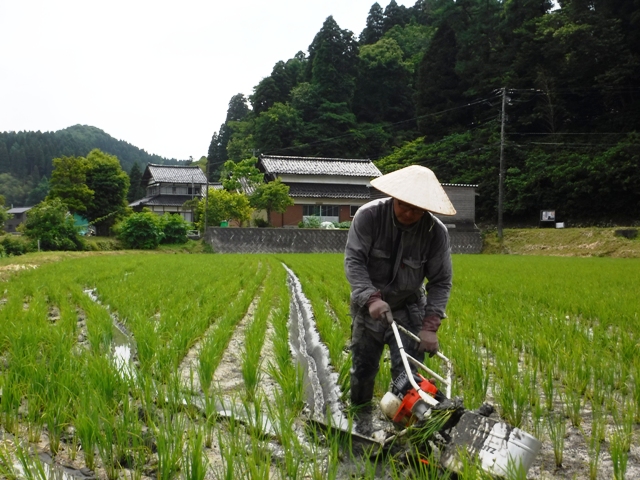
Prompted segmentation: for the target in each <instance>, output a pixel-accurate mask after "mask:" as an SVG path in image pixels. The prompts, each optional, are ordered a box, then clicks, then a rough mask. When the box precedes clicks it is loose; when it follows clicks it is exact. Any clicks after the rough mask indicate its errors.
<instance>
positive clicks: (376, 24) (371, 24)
mask: <svg viewBox="0 0 640 480" xmlns="http://www.w3.org/2000/svg"><path fill="white" fill-rule="evenodd" d="M383 34H384V12H383V11H382V7H381V6H380V4H379V3H378V2H376V3H374V4H373V5H371V9H370V10H369V15H368V16H367V26H366V27H364V30H362V33H361V34H360V43H361V44H362V45H371V44H372V43H376V42H377V41H378V40H380V39H381V38H382V35H383Z"/></svg>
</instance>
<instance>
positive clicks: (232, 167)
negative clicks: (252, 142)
mask: <svg viewBox="0 0 640 480" xmlns="http://www.w3.org/2000/svg"><path fill="white" fill-rule="evenodd" d="M257 162H258V159H257V158H255V157H251V158H247V159H245V160H241V161H240V162H238V163H236V162H233V161H232V160H229V161H227V162H225V164H224V168H223V170H222V174H221V176H220V181H221V182H222V186H223V187H224V189H225V190H228V191H230V192H235V191H240V190H242V189H243V188H253V187H255V186H256V185H258V184H260V183H262V181H263V178H264V174H263V173H262V172H260V170H258V168H257V167H256V163H257Z"/></svg>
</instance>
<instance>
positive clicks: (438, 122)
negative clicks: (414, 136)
mask: <svg viewBox="0 0 640 480" xmlns="http://www.w3.org/2000/svg"><path fill="white" fill-rule="evenodd" d="M457 55H458V42H457V41H456V34H455V32H454V31H453V29H452V28H451V27H450V26H449V24H448V23H445V24H443V25H442V26H441V27H440V28H439V29H438V31H437V32H436V34H435V35H434V36H433V39H432V41H431V44H430V45H429V49H428V50H427V51H426V52H425V54H424V57H423V59H422V63H421V64H420V70H419V77H418V106H417V114H418V126H419V128H420V130H421V131H422V133H423V134H424V135H425V136H426V138H427V139H428V140H439V139H440V138H442V137H443V136H445V135H448V134H451V133H454V132H455V131H457V130H458V129H459V126H460V123H461V122H460V121H461V116H462V115H463V113H461V111H460V110H452V109H455V108H456V107H459V106H460V105H462V104H463V103H464V97H463V96H462V92H461V91H460V83H461V80H460V77H458V74H457V73H456V57H457Z"/></svg>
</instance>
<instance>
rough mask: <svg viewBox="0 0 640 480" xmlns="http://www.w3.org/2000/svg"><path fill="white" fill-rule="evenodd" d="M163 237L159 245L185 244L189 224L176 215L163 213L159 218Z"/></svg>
mask: <svg viewBox="0 0 640 480" xmlns="http://www.w3.org/2000/svg"><path fill="white" fill-rule="evenodd" d="M160 228H162V233H163V237H162V240H161V241H160V243H187V232H188V231H189V223H188V222H187V221H186V220H185V219H184V218H182V215H180V214H178V213H165V214H164V215H163V216H162V217H160Z"/></svg>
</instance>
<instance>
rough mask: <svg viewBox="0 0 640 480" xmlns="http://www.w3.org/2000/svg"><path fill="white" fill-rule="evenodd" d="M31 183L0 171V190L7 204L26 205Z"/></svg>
mask: <svg viewBox="0 0 640 480" xmlns="http://www.w3.org/2000/svg"><path fill="white" fill-rule="evenodd" d="M30 189H31V184H30V183H27V182H24V181H22V180H20V179H19V178H17V177H14V176H13V175H11V174H10V173H0V192H2V195H3V196H4V197H5V201H6V202H7V204H8V205H14V206H23V205H26V198H27V197H28V195H29V190H30Z"/></svg>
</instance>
